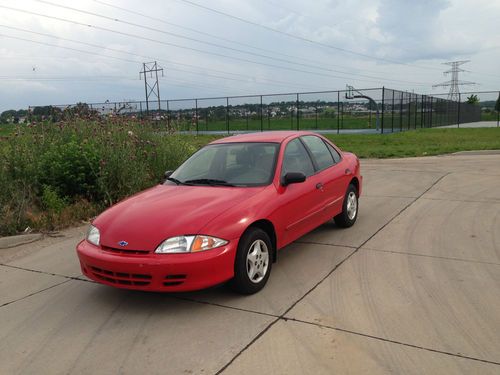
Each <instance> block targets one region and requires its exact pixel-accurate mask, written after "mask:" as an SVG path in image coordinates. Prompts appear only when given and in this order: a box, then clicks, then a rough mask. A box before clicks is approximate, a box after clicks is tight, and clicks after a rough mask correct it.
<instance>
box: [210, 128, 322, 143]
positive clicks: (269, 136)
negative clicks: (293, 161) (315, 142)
mask: <svg viewBox="0 0 500 375" xmlns="http://www.w3.org/2000/svg"><path fill="white" fill-rule="evenodd" d="M311 134H315V133H313V132H308V131H293V130H287V131H267V132H256V133H245V134H238V135H233V136H230V137H226V138H221V139H217V140H215V141H213V142H211V143H210V144H219V143H236V142H275V143H281V142H283V141H284V140H285V139H287V138H290V137H296V136H303V135H311Z"/></svg>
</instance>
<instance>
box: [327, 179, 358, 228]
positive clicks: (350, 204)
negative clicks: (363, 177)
mask: <svg viewBox="0 0 500 375" xmlns="http://www.w3.org/2000/svg"><path fill="white" fill-rule="evenodd" d="M358 211H359V202H358V190H357V189H356V186H354V185H353V184H350V185H349V187H348V188H347V191H346V193H345V197H344V203H343V205H342V212H341V213H340V214H338V215H337V216H335V217H334V218H333V220H335V224H337V225H338V226H339V227H341V228H349V227H352V225H353V224H354V223H355V222H356V219H357V218H358Z"/></svg>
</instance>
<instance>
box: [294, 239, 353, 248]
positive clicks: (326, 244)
mask: <svg viewBox="0 0 500 375" xmlns="http://www.w3.org/2000/svg"><path fill="white" fill-rule="evenodd" d="M293 243H303V244H311V245H323V246H332V247H346V248H348V249H357V247H356V246H350V245H338V244H334V243H324V242H316V241H294V242H293Z"/></svg>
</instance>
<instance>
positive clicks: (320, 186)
mask: <svg viewBox="0 0 500 375" xmlns="http://www.w3.org/2000/svg"><path fill="white" fill-rule="evenodd" d="M316 189H318V190H321V189H323V184H322V183H321V182H318V183H317V184H316Z"/></svg>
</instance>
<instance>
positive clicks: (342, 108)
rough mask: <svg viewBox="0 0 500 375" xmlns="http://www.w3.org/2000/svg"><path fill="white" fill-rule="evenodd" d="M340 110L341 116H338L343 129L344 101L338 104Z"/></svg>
mask: <svg viewBox="0 0 500 375" xmlns="http://www.w3.org/2000/svg"><path fill="white" fill-rule="evenodd" d="M340 111H341V112H342V113H341V114H342V117H341V118H340V127H341V128H342V129H344V102H342V105H341V106H340Z"/></svg>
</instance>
